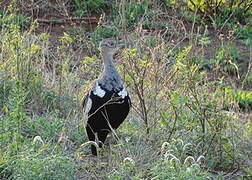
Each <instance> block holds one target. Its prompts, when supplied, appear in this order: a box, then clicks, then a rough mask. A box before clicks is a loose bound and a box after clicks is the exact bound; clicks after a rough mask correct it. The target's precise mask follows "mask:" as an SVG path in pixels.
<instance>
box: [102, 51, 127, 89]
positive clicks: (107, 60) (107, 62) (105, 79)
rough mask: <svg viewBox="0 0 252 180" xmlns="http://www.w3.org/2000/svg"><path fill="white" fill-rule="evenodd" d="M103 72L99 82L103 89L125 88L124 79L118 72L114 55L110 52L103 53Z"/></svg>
mask: <svg viewBox="0 0 252 180" xmlns="http://www.w3.org/2000/svg"><path fill="white" fill-rule="evenodd" d="M102 60H103V72H102V74H101V75H100V77H99V78H98V83H99V84H100V85H101V86H102V88H103V89H106V90H109V91H112V90H114V91H116V92H118V91H121V90H122V88H123V81H122V79H121V77H120V75H119V74H118V72H117V70H116V68H115V66H114V64H113V55H112V54H109V53H102Z"/></svg>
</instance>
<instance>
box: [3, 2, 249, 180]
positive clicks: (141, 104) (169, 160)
mask: <svg viewBox="0 0 252 180" xmlns="http://www.w3.org/2000/svg"><path fill="white" fill-rule="evenodd" d="M34 2H36V0H35V1H34ZM48 2H49V0H48ZM214 2H217V4H216V3H214ZM18 3H23V1H22V2H18V1H13V3H12V6H9V7H8V8H7V7H6V9H4V10H3V9H2V10H1V11H0V30H1V31H0V47H1V48H0V154H1V155H0V179H87V178H94V179H202V180H203V179H225V178H229V179H236V178H237V179H246V178H247V179H250V178H251V175H252V169H251V167H250V166H251V162H252V159H251V157H252V154H251V144H252V142H251V139H252V138H251V137H252V124H251V123H252V121H251V120H252V115H251V111H252V91H251V88H252V74H251V72H252V43H251V42H252V30H251V14H252V4H251V1H249V0H238V1H233V0H223V1H204V0H202V1H198V0H197V1H196V0H191V1H189V0H183V1H177V0H162V1H150V0H141V1H132V0H125V1H110V3H108V1H103V0H95V1H91V0H88V1H80V0H73V1H72V2H71V3H70V5H69V6H68V5H66V4H61V6H60V7H58V8H59V9H57V6H53V11H52V12H50V13H52V14H53V12H54V11H55V8H56V9H57V10H58V11H55V12H57V16H56V17H58V12H62V9H63V10H64V12H67V14H70V15H73V16H74V18H77V17H81V18H80V21H83V19H82V18H83V17H87V16H90V15H91V16H99V20H97V21H98V22H97V24H95V25H93V24H92V26H95V27H92V28H90V26H89V24H88V23H83V24H84V25H83V24H81V23H79V24H78V22H75V21H77V20H78V18H77V20H76V19H74V20H75V21H74V22H72V21H71V22H69V24H67V23H68V22H64V23H63V24H62V23H60V24H57V23H56V24H53V23H55V22H57V21H53V22H51V23H49V25H48V24H42V25H41V24H38V21H36V20H35V21H34V22H31V19H36V18H34V16H35V13H34V14H30V13H29V12H27V11H26V10H24V9H22V7H25V6H24V5H23V6H21V5H20V6H19V4H18ZM48 5H50V3H48ZM17 7H19V9H18V8H17ZM62 7H63V8H62ZM33 8H35V6H34V7H33ZM44 8H45V9H46V8H47V7H46V6H45V7H44V6H43V7H42V6H41V9H40V10H41V12H42V13H45V14H46V12H47V11H46V10H45V9H44ZM35 10H36V9H34V12H35ZM43 10H44V11H43ZM48 11H50V8H48ZM32 12H33V11H32ZM102 13H105V15H104V14H102ZM45 14H44V15H45ZM40 17H41V16H40ZM43 17H46V16H43ZM44 26H48V28H49V27H50V28H52V29H51V32H50V33H48V32H47V31H45V29H46V28H44ZM53 28H55V29H56V30H55V29H53ZM57 28H60V33H59V30H58V29H57ZM62 28H64V30H65V31H64V32H62V33H61V31H62ZM54 30H55V31H54ZM55 32H56V33H55ZM57 33H58V34H57ZM106 37H119V38H125V39H127V41H128V42H129V43H128V45H129V46H128V47H126V48H125V49H124V50H123V51H122V52H121V53H120V54H119V55H118V57H117V58H116V61H115V63H116V65H117V68H118V70H119V71H120V74H121V75H122V77H123V78H124V81H125V83H126V85H127V88H128V90H129V92H130V94H131V98H132V103H133V107H134V108H132V110H131V112H130V115H129V117H128V118H127V120H126V121H125V122H124V123H123V125H122V126H121V127H120V128H119V129H118V131H117V132H116V133H117V136H118V137H119V139H116V138H114V137H113V136H112V135H111V136H110V137H109V138H108V141H110V145H109V146H105V148H104V149H102V150H100V151H99V158H98V159H96V160H92V159H89V158H88V157H86V155H88V154H89V146H88V145H89V142H87V137H86V135H85V130H84V127H83V124H82V111H81V109H80V101H81V99H82V97H83V89H84V88H85V87H86V86H88V84H89V83H90V82H92V81H93V80H94V79H95V78H97V76H98V75H99V72H101V62H100V55H99V51H98V49H97V45H98V43H99V41H100V40H101V39H103V38H106Z"/></svg>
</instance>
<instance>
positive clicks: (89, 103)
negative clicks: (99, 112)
mask: <svg viewBox="0 0 252 180" xmlns="http://www.w3.org/2000/svg"><path fill="white" fill-rule="evenodd" d="M91 107H92V99H90V98H89V97H88V100H87V103H86V106H85V110H84V113H85V114H88V112H89V111H90V109H91Z"/></svg>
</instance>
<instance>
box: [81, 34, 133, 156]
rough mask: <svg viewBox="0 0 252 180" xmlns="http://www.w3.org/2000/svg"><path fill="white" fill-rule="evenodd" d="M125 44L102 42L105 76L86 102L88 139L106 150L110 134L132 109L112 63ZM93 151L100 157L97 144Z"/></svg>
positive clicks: (111, 40) (98, 81) (94, 86)
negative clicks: (104, 145)
mask: <svg viewBox="0 0 252 180" xmlns="http://www.w3.org/2000/svg"><path fill="white" fill-rule="evenodd" d="M121 45H122V43H121V41H117V40H115V39H111V38H109V39H105V40H103V41H102V42H101V43H100V48H101V54H102V59H103V66H104V69H103V73H102V74H101V75H100V77H99V78H98V79H97V80H96V81H95V83H94V84H93V86H92V88H91V89H90V90H89V91H88V93H87V95H86V96H85V98H84V100H83V110H84V114H85V116H86V122H85V128H86V132H87V136H88V139H89V140H90V141H96V142H97V143H98V145H99V147H102V145H103V143H104V142H105V140H106V137H107V135H108V134H109V133H110V132H111V131H112V130H113V129H117V128H118V127H119V126H120V124H121V123H122V122H123V121H124V120H125V118H126V117H127V115H128V113H129V110H130V106H131V101H130V97H129V95H128V92H127V90H126V89H125V87H124V84H123V81H122V80H121V77H120V75H119V74H118V72H117V71H116V69H115V67H114V64H113V62H112V60H113V55H114V54H115V53H116V52H117V51H118V49H119V48H120V47H121ZM91 152H92V154H93V155H97V149H96V147H95V146H94V145H91Z"/></svg>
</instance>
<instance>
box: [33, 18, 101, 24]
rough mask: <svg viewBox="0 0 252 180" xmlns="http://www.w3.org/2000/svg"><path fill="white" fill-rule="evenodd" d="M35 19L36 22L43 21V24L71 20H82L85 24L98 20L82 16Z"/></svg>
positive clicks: (62, 22) (61, 22)
mask: <svg viewBox="0 0 252 180" xmlns="http://www.w3.org/2000/svg"><path fill="white" fill-rule="evenodd" d="M37 21H38V23H45V24H64V23H69V22H72V21H73V22H83V21H84V23H85V24H90V23H96V22H97V21H98V20H97V18H96V17H83V18H65V19H37ZM85 21H86V22H85ZM87 21H88V22H87Z"/></svg>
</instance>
